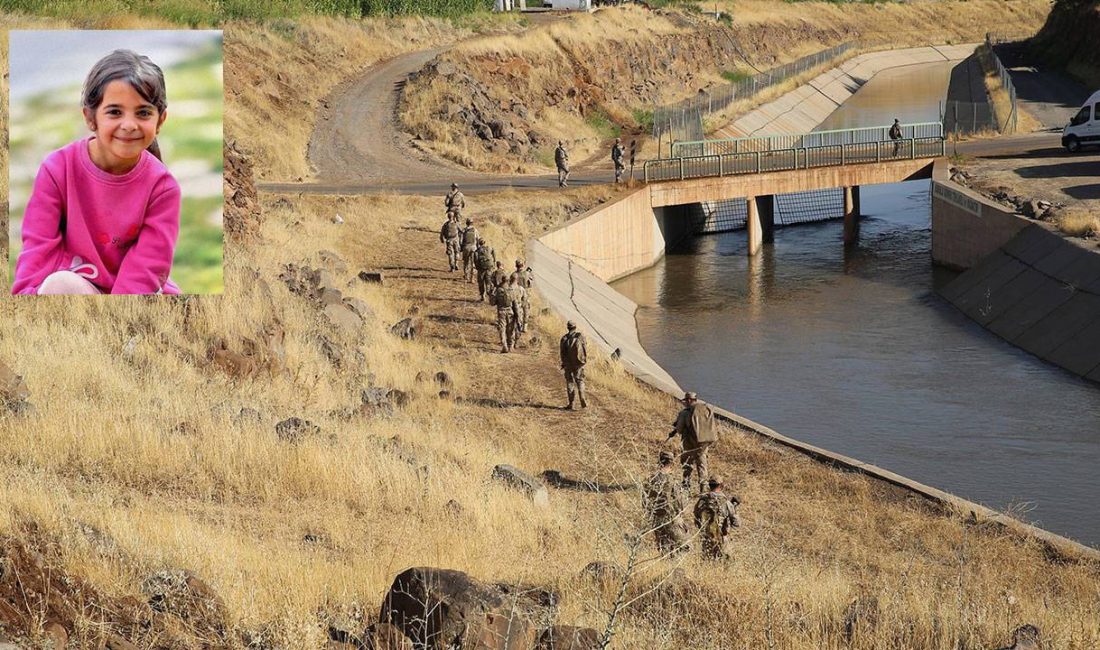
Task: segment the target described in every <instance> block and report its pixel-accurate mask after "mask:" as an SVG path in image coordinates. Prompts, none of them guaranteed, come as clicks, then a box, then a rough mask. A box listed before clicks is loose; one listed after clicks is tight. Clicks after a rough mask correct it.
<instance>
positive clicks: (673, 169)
mask: <svg viewBox="0 0 1100 650" xmlns="http://www.w3.org/2000/svg"><path fill="white" fill-rule="evenodd" d="M943 155H944V139H943V138H941V137H933V138H908V139H902V140H886V141H878V142H856V143H852V144H830V145H821V146H816V147H793V148H789V149H775V150H771V151H747V152H741V153H724V154H711V155H706V156H688V157H681V158H659V159H655V160H647V161H645V164H644V165H642V172H643V177H644V179H645V181H646V182H647V183H648V182H651V181H670V180H686V179H689V178H708V177H715V176H717V177H722V176H737V175H743V174H760V173H763V172H776V171H793V170H797V169H813V168H816V167H836V166H841V165H854V164H862V163H875V162H887V161H891V160H916V159H918V158H938V157H940V156H943Z"/></svg>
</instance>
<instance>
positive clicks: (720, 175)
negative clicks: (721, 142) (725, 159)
mask: <svg viewBox="0 0 1100 650" xmlns="http://www.w3.org/2000/svg"><path fill="white" fill-rule="evenodd" d="M722 176H724V174H723V173H722V154H718V178H722Z"/></svg>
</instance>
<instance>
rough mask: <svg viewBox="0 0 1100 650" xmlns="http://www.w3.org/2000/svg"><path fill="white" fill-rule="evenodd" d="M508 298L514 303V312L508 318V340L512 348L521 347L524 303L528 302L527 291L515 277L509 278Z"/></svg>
mask: <svg viewBox="0 0 1100 650" xmlns="http://www.w3.org/2000/svg"><path fill="white" fill-rule="evenodd" d="M508 297H509V299H510V300H511V302H512V311H511V313H510V315H509V317H508V339H509V345H511V346H512V348H513V349H514V348H517V347H519V339H520V334H521V333H522V331H523V330H521V329H520V325H521V324H522V322H523V303H524V302H526V301H527V289H524V288H523V286H522V285H520V284H519V282H518V281H517V279H516V276H515V275H512V276H511V277H510V278H508Z"/></svg>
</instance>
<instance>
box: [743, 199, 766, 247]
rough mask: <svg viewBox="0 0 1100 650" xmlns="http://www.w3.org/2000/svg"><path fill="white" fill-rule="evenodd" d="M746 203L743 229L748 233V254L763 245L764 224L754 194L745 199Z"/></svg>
mask: <svg viewBox="0 0 1100 650" xmlns="http://www.w3.org/2000/svg"><path fill="white" fill-rule="evenodd" d="M745 201H746V203H747V204H748V212H747V213H746V216H745V230H747V231H748V233H749V248H748V252H749V255H756V254H757V253H759V252H760V248H761V247H763V245H764V224H763V220H762V219H761V218H760V207H759V205H758V204H757V202H756V197H755V196H750V197H747V198H746V199H745Z"/></svg>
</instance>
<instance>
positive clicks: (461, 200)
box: [443, 185, 466, 219]
mask: <svg viewBox="0 0 1100 650" xmlns="http://www.w3.org/2000/svg"><path fill="white" fill-rule="evenodd" d="M443 204H444V205H446V206H447V212H453V213H454V215H455V218H456V219H457V218H459V217H461V216H462V210H463V209H465V207H466V197H465V196H463V195H462V192H459V191H458V187H456V186H454V185H452V186H451V191H450V192H447V198H445V199H443Z"/></svg>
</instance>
